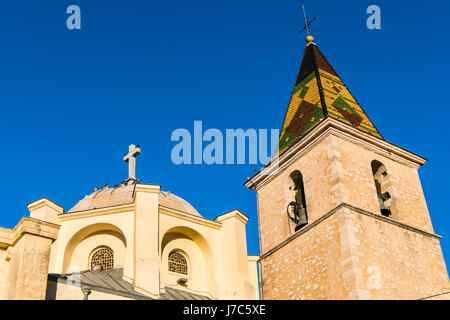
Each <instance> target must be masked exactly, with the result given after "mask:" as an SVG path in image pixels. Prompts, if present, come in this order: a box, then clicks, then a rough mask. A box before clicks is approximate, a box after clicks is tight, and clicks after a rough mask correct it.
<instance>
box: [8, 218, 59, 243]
mask: <svg viewBox="0 0 450 320" xmlns="http://www.w3.org/2000/svg"><path fill="white" fill-rule="evenodd" d="M59 228H60V226H59V225H57V224H53V223H49V222H46V221H43V220H38V219H34V218H30V217H23V218H22V219H20V221H19V223H17V225H16V226H15V227H14V229H13V230H12V238H11V245H13V246H14V245H15V244H16V243H17V241H19V240H20V238H22V237H23V235H25V234H27V233H28V234H33V235H36V236H39V237H43V238H49V239H51V240H55V239H56V237H57V236H58V231H59Z"/></svg>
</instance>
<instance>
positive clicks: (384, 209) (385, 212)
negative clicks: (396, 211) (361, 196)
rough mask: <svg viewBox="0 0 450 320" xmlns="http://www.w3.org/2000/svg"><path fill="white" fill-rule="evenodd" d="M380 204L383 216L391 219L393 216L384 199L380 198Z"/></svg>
mask: <svg viewBox="0 0 450 320" xmlns="http://www.w3.org/2000/svg"><path fill="white" fill-rule="evenodd" d="M378 202H379V203H380V209H381V214H382V215H383V216H385V217H389V216H390V215H391V209H389V208H388V207H386V205H385V204H384V200H383V198H382V197H378Z"/></svg>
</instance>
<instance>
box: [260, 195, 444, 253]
mask: <svg viewBox="0 0 450 320" xmlns="http://www.w3.org/2000/svg"><path fill="white" fill-rule="evenodd" d="M342 208H347V209H350V210H352V211H354V212H357V213H359V214H363V215H366V216H368V217H371V218H374V219H378V220H381V221H384V222H387V223H390V224H392V225H395V226H397V227H400V228H404V229H407V230H409V231H412V232H415V233H418V234H421V235H424V236H427V237H432V238H436V239H441V238H442V236H439V235H437V234H434V233H430V232H427V231H424V230H421V229H418V228H415V227H412V226H410V225H407V224H404V223H401V222H398V221H396V220H393V219H391V218H387V217H385V216H382V215H378V214H374V213H372V212H370V211H367V210H364V209H361V208H358V207H355V206H352V205H351V204H348V203H341V204H340V205H338V206H337V207H335V208H334V209H332V210H330V211H328V212H327V213H326V214H324V215H323V216H322V217H320V218H319V219H317V220H315V221H314V222H312V223H311V224H308V225H306V226H305V227H304V228H302V229H300V230H299V231H297V232H296V233H294V234H293V235H291V236H289V237H288V238H286V239H285V240H284V241H282V242H281V243H279V244H278V245H276V246H275V247H273V248H272V249H270V250H268V251H266V252H265V253H264V254H262V255H261V257H260V258H259V261H261V260H263V259H265V258H267V257H268V256H270V255H271V254H272V253H274V252H276V251H278V250H279V249H281V248H282V247H284V246H285V245H287V244H288V243H289V242H291V241H292V240H294V239H295V238H297V237H299V236H301V235H302V234H304V233H306V232H307V231H308V230H310V229H312V228H314V227H315V226H317V225H319V224H320V223H321V222H322V221H324V220H326V219H328V218H329V217H331V216H332V215H333V214H335V213H336V212H337V211H339V210H340V209H342Z"/></svg>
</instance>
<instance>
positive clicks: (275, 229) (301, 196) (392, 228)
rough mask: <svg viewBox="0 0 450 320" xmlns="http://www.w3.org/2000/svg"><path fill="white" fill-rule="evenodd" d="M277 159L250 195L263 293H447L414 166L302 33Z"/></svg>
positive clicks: (255, 180)
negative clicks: (254, 208) (303, 40)
mask: <svg viewBox="0 0 450 320" xmlns="http://www.w3.org/2000/svg"><path fill="white" fill-rule="evenodd" d="M306 40H307V45H306V48H305V51H304V56H303V60H302V63H301V67H300V71H299V73H298V75H297V80H296V83H295V87H294V90H293V93H292V96H291V99H290V102H289V106H288V109H287V112H286V116H285V120H284V124H283V127H282V131H281V135H280V141H279V150H280V152H279V157H278V162H277V164H278V165H277V166H272V165H271V164H269V165H267V166H266V167H265V168H263V169H262V170H261V171H259V172H257V173H256V174H255V175H254V176H253V177H252V178H249V179H248V180H247V181H246V183H245V186H247V187H248V188H251V189H253V190H255V191H256V193H257V202H258V204H257V207H258V217H259V232H260V260H259V263H260V269H259V270H260V286H261V298H262V299H448V298H449V297H450V293H449V292H450V285H449V278H448V273H447V268H446V265H445V262H444V258H443V255H442V250H441V247H440V243H439V240H440V239H441V236H439V235H436V234H435V233H434V230H433V226H432V224H431V219H430V215H429V212H428V209H427V205H426V201H425V197H424V194H423V190H422V187H421V184H420V179H419V174H418V169H419V167H420V166H422V165H423V164H424V163H425V162H426V159H424V158H423V157H421V156H419V155H416V154H414V153H412V152H410V151H407V150H405V149H403V148H400V147H398V146H396V145H394V144H392V143H390V142H388V141H386V140H385V139H384V138H383V137H382V135H381V134H380V132H379V131H378V130H377V129H376V127H375V126H374V124H373V123H372V122H371V120H370V119H369V118H368V116H367V115H366V113H365V112H364V110H363V109H362V107H361V105H360V104H359V103H358V102H357V100H356V99H355V98H354V97H353V96H352V94H351V93H350V91H349V90H348V88H347V87H346V85H345V84H344V83H343V81H342V80H341V78H340V77H339V76H338V74H337V73H336V72H335V70H334V69H333V68H332V67H331V65H330V64H329V63H328V61H327V60H326V58H325V57H324V56H323V54H322V53H321V52H320V50H319V49H318V47H317V45H316V44H315V43H314V38H313V37H312V36H310V35H308V37H307V39H306Z"/></svg>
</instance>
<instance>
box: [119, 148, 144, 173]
mask: <svg viewBox="0 0 450 320" xmlns="http://www.w3.org/2000/svg"><path fill="white" fill-rule="evenodd" d="M140 153H141V148H139V145H137V146H135V145H134V144H130V146H129V147H128V153H126V154H125V156H124V157H123V161H125V162H128V180H135V179H136V157H137V156H138V155H139V154H140Z"/></svg>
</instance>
